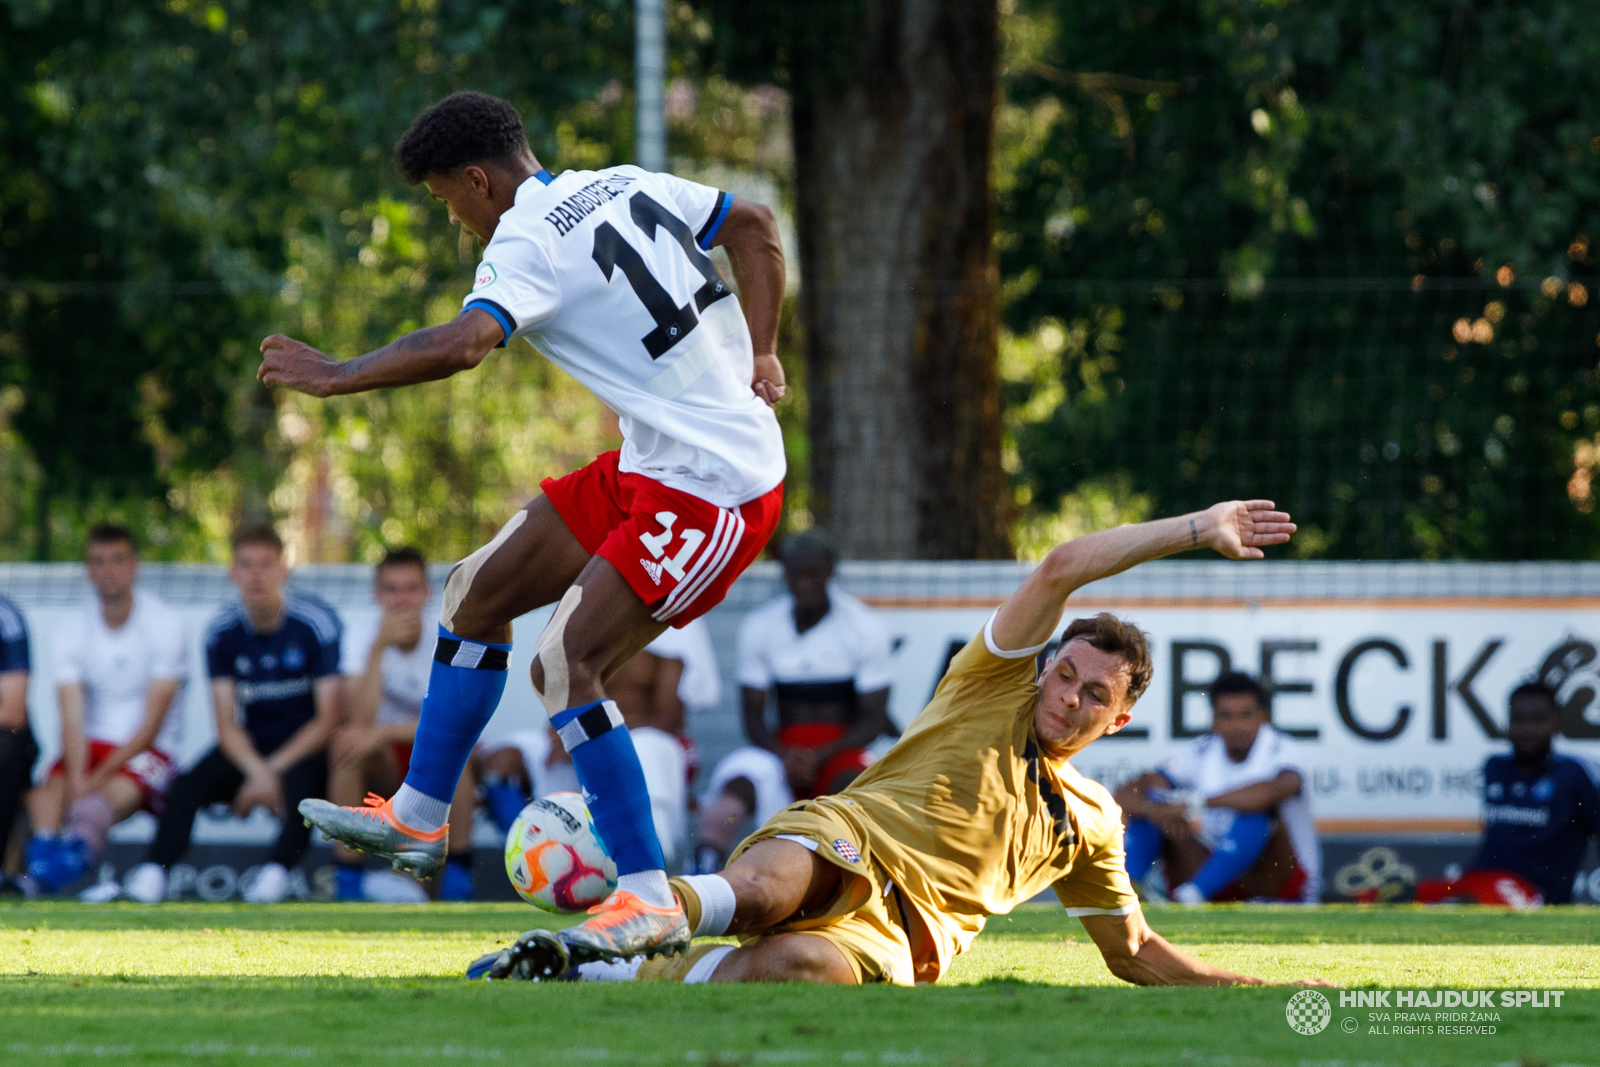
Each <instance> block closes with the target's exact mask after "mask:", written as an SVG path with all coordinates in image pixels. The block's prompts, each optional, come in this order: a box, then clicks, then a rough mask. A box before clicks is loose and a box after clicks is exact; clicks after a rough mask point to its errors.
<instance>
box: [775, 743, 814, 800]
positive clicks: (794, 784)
mask: <svg viewBox="0 0 1600 1067" xmlns="http://www.w3.org/2000/svg"><path fill="white" fill-rule="evenodd" d="M818 763H819V760H818V759H817V751H816V749H812V748H786V749H784V750H783V771H784V775H785V776H786V777H787V778H788V779H789V788H790V789H792V790H794V791H795V792H797V793H799V792H804V791H806V790H809V789H810V788H811V783H812V781H813V780H814V779H815V778H816V777H817V767H818Z"/></svg>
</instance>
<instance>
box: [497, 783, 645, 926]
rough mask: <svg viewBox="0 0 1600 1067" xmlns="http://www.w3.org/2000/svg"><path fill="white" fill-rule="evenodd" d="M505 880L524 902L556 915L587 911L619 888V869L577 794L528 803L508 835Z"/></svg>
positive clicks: (546, 797)
mask: <svg viewBox="0 0 1600 1067" xmlns="http://www.w3.org/2000/svg"><path fill="white" fill-rule="evenodd" d="M506 876H507V877H509V878H510V879H511V885H512V886H513V887H514V888H515V889H516V891H517V895H518V896H520V897H521V898H522V899H523V900H526V901H527V902H528V903H529V904H532V905H533V906H534V907H536V908H542V909H544V910H545V911H553V912H558V913H561V912H575V911H586V910H587V909H589V908H591V907H593V906H594V905H596V904H598V903H600V902H601V901H602V900H604V899H605V898H606V897H608V896H610V895H611V891H612V890H613V889H615V888H617V865H616V864H615V863H614V862H612V859H611V855H610V853H608V852H607V851H606V847H605V845H603V844H602V843H601V842H600V835H599V834H598V833H596V832H595V829H594V820H593V819H591V818H590V817H589V806H588V805H587V804H585V803H584V802H583V796H582V795H581V794H579V793H551V794H550V795H549V796H545V797H535V798H534V799H533V800H531V801H529V802H528V806H527V807H525V808H523V809H522V814H521V815H518V816H517V821H516V822H514V823H512V824H511V831H510V832H509V833H508V834H506Z"/></svg>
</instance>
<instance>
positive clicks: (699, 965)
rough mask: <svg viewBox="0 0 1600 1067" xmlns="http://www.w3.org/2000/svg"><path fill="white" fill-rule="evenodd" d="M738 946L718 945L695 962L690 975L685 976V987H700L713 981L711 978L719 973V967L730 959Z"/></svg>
mask: <svg viewBox="0 0 1600 1067" xmlns="http://www.w3.org/2000/svg"><path fill="white" fill-rule="evenodd" d="M737 947H738V946H737V945H718V946H717V947H716V948H714V949H712V950H711V951H710V952H707V953H706V954H705V955H704V956H701V957H700V958H699V959H697V960H695V961H694V966H693V967H690V968H689V973H688V974H686V975H684V976H683V984H684V985H699V984H700V983H701V982H709V981H711V976H712V975H714V974H716V973H717V965H718V964H719V963H721V962H722V961H723V960H725V959H727V958H728V953H730V952H732V951H733V950H734V949H735V948H737Z"/></svg>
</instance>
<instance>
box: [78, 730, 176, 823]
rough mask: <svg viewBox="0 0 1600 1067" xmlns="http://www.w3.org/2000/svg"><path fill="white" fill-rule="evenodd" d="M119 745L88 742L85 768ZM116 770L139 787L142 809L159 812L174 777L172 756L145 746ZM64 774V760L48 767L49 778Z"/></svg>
mask: <svg viewBox="0 0 1600 1067" xmlns="http://www.w3.org/2000/svg"><path fill="white" fill-rule="evenodd" d="M120 747H122V746H120V745H113V744H112V743H111V742H110V741H95V740H93V739H91V740H90V741H89V765H88V766H87V767H85V768H84V770H85V771H87V772H90V773H93V771H94V769H95V768H96V767H98V766H100V764H102V763H104V762H105V761H106V757H107V756H109V755H111V753H113V752H115V751H116V750H117V749H118V748H120ZM117 773H118V774H120V775H121V776H122V777H124V778H127V779H130V780H131V781H132V782H133V784H134V785H136V786H138V787H139V794H140V796H141V797H143V803H144V810H146V811H148V812H151V813H152V814H155V815H159V814H161V801H162V798H164V797H165V796H166V793H167V787H168V786H170V785H171V784H172V780H173V779H174V778H176V777H177V776H178V765H177V764H176V763H174V762H173V761H172V757H171V756H169V755H167V754H166V753H165V752H163V751H161V750H160V749H159V748H147V749H145V750H144V751H143V752H141V753H139V754H138V755H137V756H134V757H133V758H132V759H130V760H129V761H128V762H127V763H124V764H123V765H122V766H121V767H118V768H117ZM66 774H67V764H66V761H65V760H59V759H58V760H56V762H55V763H54V765H52V766H51V768H50V777H51V778H64V777H66Z"/></svg>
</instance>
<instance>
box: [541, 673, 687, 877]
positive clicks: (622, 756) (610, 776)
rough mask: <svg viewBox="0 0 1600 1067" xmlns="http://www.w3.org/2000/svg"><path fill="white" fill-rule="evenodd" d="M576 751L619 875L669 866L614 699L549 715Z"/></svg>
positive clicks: (582, 780)
mask: <svg viewBox="0 0 1600 1067" xmlns="http://www.w3.org/2000/svg"><path fill="white" fill-rule="evenodd" d="M550 725H552V726H554V727H555V728H556V733H558V734H560V735H561V743H562V744H563V745H565V746H566V748H567V751H568V752H570V753H571V754H572V768H573V770H575V771H577V772H578V783H579V784H580V785H582V786H583V791H584V793H585V794H587V800H588V802H589V813H590V814H591V815H593V816H594V828H595V830H596V831H598V832H599V834H600V840H601V841H604V842H605V846H606V850H607V851H608V852H610V853H611V858H612V859H613V860H615V861H616V864H617V876H618V877H621V876H622V875H625V874H636V873H638V872H639V871H657V870H661V869H662V868H664V867H666V865H667V862H666V860H665V859H663V858H662V855H661V842H659V841H657V840H656V826H655V820H654V818H653V817H652V815H651V813H650V791H649V789H648V788H646V786H645V782H644V769H643V768H642V767H640V766H639V754H638V753H637V752H635V751H634V749H633V738H632V737H631V736H629V734H628V728H627V727H626V726H624V725H623V722H622V713H621V712H619V711H618V710H617V705H616V703H615V702H613V701H610V700H596V701H594V702H593V703H591V704H582V705H579V706H578V707H575V708H568V709H566V710H565V711H563V712H560V713H559V714H557V715H554V716H552V717H551V719H550Z"/></svg>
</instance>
